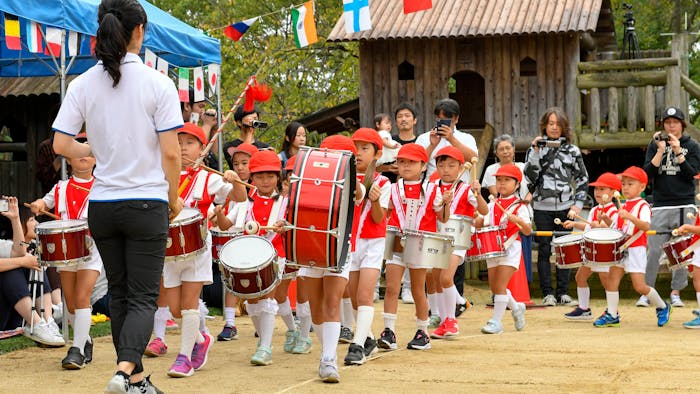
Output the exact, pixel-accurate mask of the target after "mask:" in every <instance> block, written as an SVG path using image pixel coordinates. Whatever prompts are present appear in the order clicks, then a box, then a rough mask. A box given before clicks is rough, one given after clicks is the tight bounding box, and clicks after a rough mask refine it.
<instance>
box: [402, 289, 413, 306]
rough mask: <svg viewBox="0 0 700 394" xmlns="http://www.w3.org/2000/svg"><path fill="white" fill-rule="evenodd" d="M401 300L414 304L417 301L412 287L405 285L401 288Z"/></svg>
mask: <svg viewBox="0 0 700 394" xmlns="http://www.w3.org/2000/svg"><path fill="white" fill-rule="evenodd" d="M401 301H402V302H403V303H404V304H413V303H414V302H415V301H413V294H411V288H410V287H403V288H402V289H401Z"/></svg>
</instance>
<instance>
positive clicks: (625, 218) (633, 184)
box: [593, 166, 671, 327]
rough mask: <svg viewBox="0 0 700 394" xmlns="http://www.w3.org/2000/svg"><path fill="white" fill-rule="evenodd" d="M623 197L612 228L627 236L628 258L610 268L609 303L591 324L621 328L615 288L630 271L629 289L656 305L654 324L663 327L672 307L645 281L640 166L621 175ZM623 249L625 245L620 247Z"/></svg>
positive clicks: (646, 211)
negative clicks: (631, 288) (623, 199)
mask: <svg viewBox="0 0 700 394" xmlns="http://www.w3.org/2000/svg"><path fill="white" fill-rule="evenodd" d="M620 175H621V176H622V194H623V195H624V196H625V197H626V198H627V200H626V201H625V204H624V205H623V206H622V208H621V209H620V211H619V212H618V219H617V222H616V223H615V228H617V229H618V230H621V231H622V232H623V233H626V234H628V235H630V236H631V237H630V239H629V240H628V241H627V242H626V243H630V242H631V243H630V244H629V247H628V248H627V256H626V257H624V258H623V260H622V265H613V266H612V267H610V273H609V274H608V281H607V285H608V287H606V288H605V298H606V299H607V301H608V309H607V310H606V311H605V313H603V314H602V315H601V316H600V317H599V318H598V319H597V320H596V321H595V322H594V323H593V325H594V326H596V327H618V326H620V315H619V314H618V310H617V306H618V302H619V300H620V293H619V292H618V288H619V285H620V280H621V279H622V276H623V275H624V274H625V272H629V274H630V278H631V279H632V286H633V287H634V290H635V291H637V293H639V294H641V295H646V296H647V298H648V299H649V302H651V303H652V304H653V305H654V306H656V317H657V325H658V326H659V327H663V326H665V325H666V324H667V323H668V321H669V319H670V317H671V305H670V304H668V303H667V302H666V301H664V300H663V299H662V298H661V296H659V293H658V292H657V291H656V289H654V288H653V287H650V286H648V285H647V284H646V283H645V282H644V275H645V272H646V266H647V263H646V261H647V260H646V249H647V235H646V231H647V230H649V227H650V221H651V208H650V207H649V203H647V202H646V201H645V200H644V199H643V198H641V197H640V194H641V193H642V192H643V191H644V189H645V188H646V185H647V181H648V178H647V174H646V172H644V170H643V169H641V168H639V167H635V166H632V167H629V168H628V169H626V170H625V171H624V172H623V173H622V174H620ZM623 246H624V245H623Z"/></svg>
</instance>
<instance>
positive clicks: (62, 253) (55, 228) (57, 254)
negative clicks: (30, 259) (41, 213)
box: [35, 219, 91, 267]
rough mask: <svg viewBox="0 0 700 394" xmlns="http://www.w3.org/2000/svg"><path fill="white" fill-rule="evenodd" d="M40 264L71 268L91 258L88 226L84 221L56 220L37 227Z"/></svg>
mask: <svg viewBox="0 0 700 394" xmlns="http://www.w3.org/2000/svg"><path fill="white" fill-rule="evenodd" d="M35 231H36V235H37V241H38V247H37V251H38V253H39V264H41V265H43V266H47V267H61V266H70V265H75V264H79V263H82V262H84V261H87V260H88V259H89V258H90V242H91V241H89V240H88V224H87V220H84V219H72V220H54V221H50V222H44V223H39V224H37V225H36V230H35Z"/></svg>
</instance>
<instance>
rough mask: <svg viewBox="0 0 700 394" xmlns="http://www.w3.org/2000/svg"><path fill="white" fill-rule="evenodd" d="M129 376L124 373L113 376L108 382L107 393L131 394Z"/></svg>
mask: <svg viewBox="0 0 700 394" xmlns="http://www.w3.org/2000/svg"><path fill="white" fill-rule="evenodd" d="M129 386H130V385H129V375H127V374H125V373H123V372H117V373H115V374H114V376H112V379H110V380H109V382H107V387H106V388H105V393H107V394H122V393H128V392H129V389H130V387H129Z"/></svg>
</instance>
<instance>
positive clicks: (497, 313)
mask: <svg viewBox="0 0 700 394" xmlns="http://www.w3.org/2000/svg"><path fill="white" fill-rule="evenodd" d="M507 305H508V295H506V294H496V295H494V296H493V320H496V321H498V322H500V321H501V320H503V314H504V313H506V306H507Z"/></svg>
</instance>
